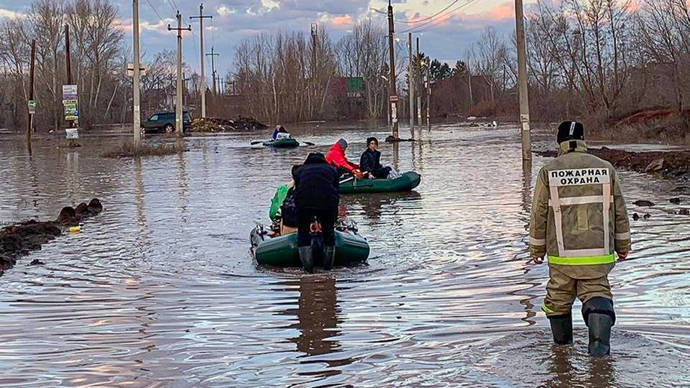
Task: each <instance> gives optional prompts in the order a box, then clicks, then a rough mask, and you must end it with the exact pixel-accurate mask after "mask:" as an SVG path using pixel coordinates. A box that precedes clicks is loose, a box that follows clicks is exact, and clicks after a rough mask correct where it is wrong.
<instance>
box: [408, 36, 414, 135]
mask: <svg viewBox="0 0 690 388" xmlns="http://www.w3.org/2000/svg"><path fill="white" fill-rule="evenodd" d="M407 48H408V56H409V61H408V65H407V85H408V88H407V91H408V94H409V95H410V96H409V97H410V106H409V109H408V110H409V111H410V133H411V134H412V139H414V58H413V57H412V33H411V32H408V33H407Z"/></svg>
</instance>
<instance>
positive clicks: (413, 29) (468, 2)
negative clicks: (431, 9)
mask: <svg viewBox="0 0 690 388" xmlns="http://www.w3.org/2000/svg"><path fill="white" fill-rule="evenodd" d="M466 1H467V2H466V3H464V4H460V5H459V6H457V7H455V8H453V9H452V10H450V11H448V12H446V13H445V14H443V15H438V14H437V15H436V16H440V17H439V18H435V19H431V20H429V21H427V22H425V23H422V24H421V25H419V26H413V27H410V28H408V29H407V30H404V31H401V33H406V32H418V31H419V29H420V28H423V27H425V26H428V25H429V24H432V23H433V22H435V21H437V20H438V19H440V18H442V17H446V16H449V15H452V14H453V13H455V12H457V11H459V10H461V9H462V8H465V7H467V6H469V5H470V4H472V3H474V2H475V1H477V0H466Z"/></svg>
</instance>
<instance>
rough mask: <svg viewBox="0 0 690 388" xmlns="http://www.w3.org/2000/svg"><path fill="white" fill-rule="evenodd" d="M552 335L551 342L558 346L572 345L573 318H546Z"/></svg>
mask: <svg viewBox="0 0 690 388" xmlns="http://www.w3.org/2000/svg"><path fill="white" fill-rule="evenodd" d="M548 318H549V323H550V324H551V333H553V342H555V343H557V344H558V345H568V344H572V343H573V316H572V315H571V314H563V315H553V316H550V317H548Z"/></svg>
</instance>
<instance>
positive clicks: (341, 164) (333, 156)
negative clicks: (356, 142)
mask: <svg viewBox="0 0 690 388" xmlns="http://www.w3.org/2000/svg"><path fill="white" fill-rule="evenodd" d="M346 149H347V141H345V139H342V138H341V139H340V140H338V141H337V142H336V143H335V144H333V145H332V146H331V149H329V150H328V152H327V153H326V161H327V162H328V163H329V164H330V165H331V166H333V167H335V168H337V169H338V172H339V173H340V175H343V174H348V173H349V174H352V175H354V176H355V178H364V174H362V171H361V170H360V169H359V166H358V165H356V164H354V163H350V161H348V160H347V156H345V150H346Z"/></svg>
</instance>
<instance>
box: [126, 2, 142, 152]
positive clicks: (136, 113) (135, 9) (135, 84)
mask: <svg viewBox="0 0 690 388" xmlns="http://www.w3.org/2000/svg"><path fill="white" fill-rule="evenodd" d="M132 13H133V23H134V33H133V35H134V37H133V38H134V44H133V48H134V66H133V69H132V70H133V73H132V76H133V77H134V78H133V81H132V104H133V109H132V118H133V120H132V121H133V123H132V131H133V132H134V150H135V151H136V150H138V149H139V147H140V146H141V100H140V99H141V92H140V90H139V89H140V73H139V68H140V67H141V63H140V57H139V0H132ZM125 94H126V93H125Z"/></svg>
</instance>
